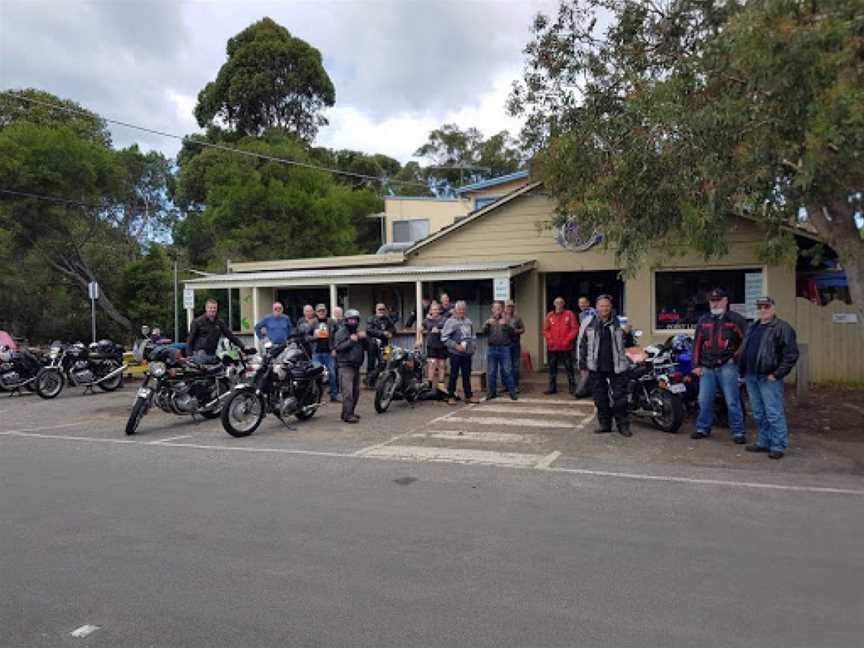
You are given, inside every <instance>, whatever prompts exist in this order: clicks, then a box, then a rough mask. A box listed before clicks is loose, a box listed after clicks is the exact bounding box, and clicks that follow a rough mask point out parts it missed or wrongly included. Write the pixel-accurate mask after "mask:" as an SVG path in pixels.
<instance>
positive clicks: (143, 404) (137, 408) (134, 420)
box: [126, 396, 150, 436]
mask: <svg viewBox="0 0 864 648" xmlns="http://www.w3.org/2000/svg"><path fill="white" fill-rule="evenodd" d="M149 406H150V403H149V399H147V398H146V397H144V396H138V397H137V398H136V399H135V403H134V404H133V405H132V411H131V412H130V413H129V420H128V421H126V435H127V436H132V435H133V434H135V432H137V431H138V426H139V425H140V424H141V419H143V418H144V415H145V414H146V413H147V408H148V407H149Z"/></svg>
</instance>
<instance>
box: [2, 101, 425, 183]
mask: <svg viewBox="0 0 864 648" xmlns="http://www.w3.org/2000/svg"><path fill="white" fill-rule="evenodd" d="M0 94H3V95H6V96H7V97H10V98H12V99H17V100H19V101H25V102H28V103H32V104H37V105H40V106H46V107H48V108H53V109H54V110H60V111H63V112H67V113H71V114H73V115H81V116H82V117H87V118H88V119H101V120H102V121H104V122H106V123H108V124H116V125H117V126H123V127H124V128H132V129H134V130H139V131H143V132H145V133H150V134H151V135H159V136H160V137H168V138H171V139H175V140H180V141H181V142H189V143H192V144H197V145H198V146H204V147H209V148H214V149H218V150H221V151H228V152H230V153H239V154H240V155H245V156H247V157H254V158H259V159H262V160H268V161H270V162H281V163H282V164H288V165H291V166H297V167H302V168H304V169H311V170H314V171H324V172H326V173H333V174H335V175H343V176H348V177H352V178H359V179H361V180H372V181H374V182H380V183H382V184H401V185H413V186H415V187H428V185H426V184H424V183H422V182H412V181H410V180H393V179H390V178H387V177H386V176H384V177H379V176H373V175H368V174H365V173H355V172H353V171H342V170H341V169H331V168H329V167H323V166H318V165H316V164H310V163H308V162H300V161H298V160H290V159H288V158H280V157H276V156H273V155H267V154H265V153H255V152H253V151H244V150H243V149H238V148H235V147H233V146H226V145H224V144H214V143H213V142H205V141H202V140H200V139H196V138H195V137H194V136H191V135H190V136H185V137H184V136H183V135H177V134H175V133H167V132H165V131H161V130H157V129H155V128H147V127H146V126H138V125H136V124H131V123H129V122H125V121H120V120H119V119H108V118H107V117H95V116H94V115H92V114H91V113H88V112H85V111H83V110H76V109H75V108H69V107H68V106H62V105H60V104H55V103H52V102H50V101H42V100H41V99H33V98H32V97H24V96H21V95H18V94H15V93H14V92H10V91H9V90H0Z"/></svg>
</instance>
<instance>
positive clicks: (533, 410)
mask: <svg viewBox="0 0 864 648" xmlns="http://www.w3.org/2000/svg"><path fill="white" fill-rule="evenodd" d="M474 411H476V412H502V413H504V414H517V415H518V414H539V415H541V416H578V417H580V418H581V417H583V416H587V415H589V414H588V412H586V411H585V410H584V409H573V410H570V411H569V412H568V411H567V410H566V408H562V407H550V408H544V407H530V406H529V407H524V406H522V405H519V404H518V403H500V404H496V405H486V404H485V403H484V404H483V405H481V406H480V407H478V408H477V409H476V410H474Z"/></svg>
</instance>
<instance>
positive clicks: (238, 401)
mask: <svg viewBox="0 0 864 648" xmlns="http://www.w3.org/2000/svg"><path fill="white" fill-rule="evenodd" d="M263 419H264V402H263V400H262V399H261V398H260V397H259V396H257V395H256V394H255V393H254V392H252V391H247V390H241V391H235V392H234V393H233V394H231V395H230V396H229V397H228V400H227V401H225V404H224V405H223V406H222V427H223V428H225V431H226V432H227V433H228V434H230V435H231V436H233V437H237V438H241V437H247V436H249V435H250V434H252V433H253V432H254V431H255V430H257V429H258V426H259V425H261V421H262V420H263Z"/></svg>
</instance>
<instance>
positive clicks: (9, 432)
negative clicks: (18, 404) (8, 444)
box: [6, 421, 95, 434]
mask: <svg viewBox="0 0 864 648" xmlns="http://www.w3.org/2000/svg"><path fill="white" fill-rule="evenodd" d="M87 423H95V421H79V422H77V423H62V424H60V425H45V426H42V427H35V428H22V429H20V430H9V431H7V432H6V434H17V433H19V432H39V431H40V430H58V429H60V428H67V427H75V426H76V425H86V424H87Z"/></svg>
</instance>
